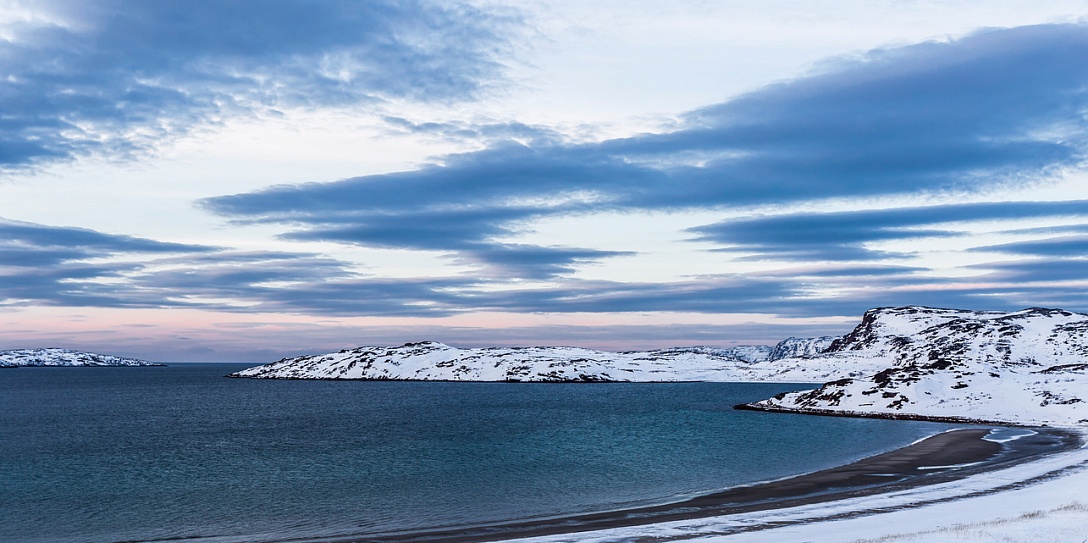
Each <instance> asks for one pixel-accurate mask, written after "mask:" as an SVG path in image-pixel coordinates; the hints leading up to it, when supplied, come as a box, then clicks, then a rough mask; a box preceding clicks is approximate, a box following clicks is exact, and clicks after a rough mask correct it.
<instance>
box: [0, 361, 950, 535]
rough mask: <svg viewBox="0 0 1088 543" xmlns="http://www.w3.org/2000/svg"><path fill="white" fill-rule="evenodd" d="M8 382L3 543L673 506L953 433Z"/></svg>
mask: <svg viewBox="0 0 1088 543" xmlns="http://www.w3.org/2000/svg"><path fill="white" fill-rule="evenodd" d="M242 367H244V365H227V364H179V365H173V366H169V367H165V368H20V369H15V370H4V371H0V481H2V482H3V487H4V491H3V492H0V511H2V512H3V519H2V521H0V541H7V542H57V541H87V542H119V541H151V540H163V539H174V538H192V539H194V540H196V541H201V542H216V541H223V542H226V541H255V542H260V541H277V540H283V539H290V538H303V539H304V538H308V537H327V536H336V535H346V534H367V533H378V532H387V531H400V530H418V529H426V528H435V527H442V526H458V525H468V524H478V523H487V522H497V521H503V520H514V519H526V518H534V517H542V516H555V515H564V514H571V513H581V512H589V511H601V510H608V509H616V508H620V507H625V506H631V505H640V504H647V503H657V502H666V501H672V500H675V499H678V498H682V497H685V496H690V495H693V494H698V493H704V492H709V491H713V490H718V489H721V488H725V487H729V486H735V485H738V484H744V483H750V482H754V481H760V480H767V479H773V478H779V477H783V476H787V475H791V474H797V473H803V472H808V471H813V470H816V469H821V468H825V467H830V466H833V465H839V464H843V463H846V462H849V461H851V460H855V459H857V458H861V457H864V456H868V455H871V454H874V453H877V452H881V451H886V450H890V449H893V448H896V447H899V446H902V445H905V444H907V443H910V442H912V441H915V440H916V439H918V438H921V437H923V436H925V435H928V434H931V433H935V432H937V431H941V430H944V429H946V428H948V426H947V425H941V424H936V423H927V422H907V421H886V420H872V419H865V420H863V419H847V418H828V417H807V416H801V415H784V414H770V413H759V412H750V411H735V410H733V409H732V406H733V405H734V404H737V403H741V402H746V401H752V400H756V399H760V398H764V397H767V396H770V395H773V394H776V393H778V392H782V391H785V390H794V389H797V388H803V387H804V385H801V386H798V385H788V384H785V385H784V384H743V383H672V384H570V385H566V384H512V383H509V384H508V383H408V382H357V381H258V380H248V379H227V378H224V377H223V375H225V374H227V373H229V372H231V371H235V370H237V369H240V368H242Z"/></svg>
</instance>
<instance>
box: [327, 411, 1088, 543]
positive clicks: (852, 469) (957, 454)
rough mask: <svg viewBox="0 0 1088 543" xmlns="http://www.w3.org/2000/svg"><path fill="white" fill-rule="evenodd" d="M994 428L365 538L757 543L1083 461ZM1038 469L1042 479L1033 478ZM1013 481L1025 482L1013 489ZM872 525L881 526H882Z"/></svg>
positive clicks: (1041, 435)
mask: <svg viewBox="0 0 1088 543" xmlns="http://www.w3.org/2000/svg"><path fill="white" fill-rule="evenodd" d="M991 431H992V429H990V428H970V429H958V430H951V431H948V432H944V433H940V434H937V435H934V436H931V437H928V438H926V439H923V440H920V441H918V442H916V443H914V444H911V445H909V446H907V447H903V448H900V449H897V450H894V451H890V452H887V453H883V454H879V455H876V456H872V457H869V458H865V459H862V460H859V461H857V462H853V463H850V464H847V465H844V466H839V467H835V468H832V469H827V470H821V471H818V472H814V473H809V474H804V475H800V476H796V477H790V478H786V479H782V480H778V481H770V482H766V483H760V484H755V485H747V486H742V487H737V488H732V489H728V490H725V491H722V492H716V493H712V494H707V495H704V496H699V497H696V498H693V499H690V500H685V501H681V502H677V503H671V504H665V505H658V506H652V507H641V508H635V509H626V510H620V511H613V512H606V513H596V514H591V515H578V516H569V517H561V518H554V519H543V520H533V521H528V522H518V523H508V524H501V525H489V526H480V527H475V528H467V529H464V528H459V529H457V530H449V531H431V532H423V533H413V534H390V535H387V536H370V537H367V538H366V539H365V540H366V541H389V542H414V541H428V542H456V543H469V542H475V541H500V540H501V541H510V540H532V541H539V542H544V541H549V542H560V541H600V542H605V541H643V540H644V541H674V540H687V539H693V538H698V539H700V540H702V539H703V538H711V540H715V541H723V542H724V541H733V540H734V539H733V537H736V536H742V539H743V540H744V541H753V540H754V539H751V538H753V537H756V536H759V537H761V538H763V539H760V540H762V541H792V540H795V538H796V537H799V536H800V534H803V533H807V531H809V530H813V529H817V528H818V527H820V526H822V525H824V524H826V523H828V522H832V521H834V522H848V521H850V520H851V519H871V518H873V516H872V515H874V514H877V513H884V514H887V513H890V512H898V511H907V510H913V509H916V508H917V507H919V506H920V504H922V503H928V502H933V503H942V504H946V505H947V504H949V503H955V501H956V500H957V498H959V497H962V496H957V490H955V489H956V488H962V489H963V496H967V495H970V496H974V495H975V494H979V493H980V492H981V493H983V494H986V495H989V494H992V493H999V492H1000V491H1001V490H1002V487H1003V486H1004V487H1009V488H1005V489H1004V490H1009V489H1011V488H1012V487H1016V486H1017V485H1023V486H1024V487H1029V488H1030V487H1031V484H1030V483H1031V482H1032V479H1037V478H1040V477H1045V476H1046V474H1047V473H1051V472H1053V471H1055V470H1057V471H1061V470H1066V471H1072V470H1073V468H1070V467H1069V466H1065V465H1063V464H1062V463H1063V462H1069V461H1071V460H1076V459H1079V458H1080V457H1081V456H1084V449H1083V443H1084V439H1083V436H1082V435H1081V434H1080V433H1078V432H1076V431H1071V430H1060V429H1052V428H1036V429H1032V430H1031V431H1029V432H1027V431H1026V432H1022V433H1021V434H1019V435H1016V436H1014V437H1012V438H1009V439H1004V440H987V439H984V438H986V437H987V436H988V435H990V434H991ZM1001 441H1003V442H1001ZM1078 455H1079V456H1078ZM1082 460H1083V459H1082ZM1055 462H1057V464H1055ZM1056 465H1057V466H1058V467H1057V468H1055V466H1056ZM1074 465H1077V464H1076V462H1074ZM1040 469H1041V470H1043V472H1044V473H1043V474H1040V473H1037V472H1038V471H1039V470H1040ZM1017 470H1019V471H1018V472H1017V473H1019V475H1015V474H1014V475H1011V476H1010V473H1009V472H1011V471H1017ZM1048 470H1049V471H1048ZM1018 477H1020V478H1022V479H1023V480H1021V481H1019V482H1017V481H1016V479H1017V478H1018ZM991 479H992V480H995V481H997V482H1000V483H1003V484H1000V485H996V486H994V487H993V488H990V489H989V490H980V488H979V487H978V485H979V484H980V483H979V481H985V480H991ZM965 483H969V484H965ZM915 496H926V497H925V498H924V499H916V498H915ZM904 499H905V501H904ZM1033 503H1039V502H1033ZM985 510H987V509H983V511H985ZM990 510H992V509H990ZM878 525H880V526H882V527H887V526H888V525H886V524H884V523H883V522H879V521H878ZM904 526H919V525H918V524H908V525H904ZM832 533H833V534H835V535H834V537H838V535H839V534H841V532H840V531H839V529H838V528H835V529H833V530H832ZM791 534H792V535H791ZM806 537H807V536H806ZM855 539H857V538H855ZM737 540H738V541H739V540H740V539H737ZM345 541H346V540H345ZM828 541H852V539H846V540H843V539H828Z"/></svg>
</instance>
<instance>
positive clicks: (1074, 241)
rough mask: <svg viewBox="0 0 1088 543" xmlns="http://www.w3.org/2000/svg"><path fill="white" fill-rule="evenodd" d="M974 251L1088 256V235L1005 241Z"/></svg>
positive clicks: (976, 248)
mask: <svg viewBox="0 0 1088 543" xmlns="http://www.w3.org/2000/svg"><path fill="white" fill-rule="evenodd" d="M972 250H973V251H979V252H982V251H986V252H998V253H1007V254H1017V255H1035V256H1053V257H1061V256H1088V236H1062V237H1055V238H1045V239H1037V240H1032V241H1019V242H1016V243H1003V244H1000V245H987V246H984V247H975V248H974V249H972Z"/></svg>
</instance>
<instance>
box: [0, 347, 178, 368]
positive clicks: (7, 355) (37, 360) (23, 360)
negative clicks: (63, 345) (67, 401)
mask: <svg viewBox="0 0 1088 543" xmlns="http://www.w3.org/2000/svg"><path fill="white" fill-rule="evenodd" d="M162 365H163V364H156V363H154V362H148V361H146V360H138V359H135V358H124V357H120V356H111V355H105V354H97V353H85V352H80V351H71V350H68V349H13V350H10V351H0V368H18V367H25V366H162Z"/></svg>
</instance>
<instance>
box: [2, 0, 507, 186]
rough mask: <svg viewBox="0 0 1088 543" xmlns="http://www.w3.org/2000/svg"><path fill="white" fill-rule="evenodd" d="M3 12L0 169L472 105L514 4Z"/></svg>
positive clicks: (489, 75)
mask: <svg viewBox="0 0 1088 543" xmlns="http://www.w3.org/2000/svg"><path fill="white" fill-rule="evenodd" d="M22 8H23V10H24V11H27V12H29V13H32V14H33V16H32V17H24V18H22V19H14V20H8V21H6V24H4V23H5V21H3V20H0V24H4V26H3V27H0V30H4V31H5V34H7V35H9V36H11V37H10V38H8V39H4V40H0V73H3V74H4V78H0V103H3V104H4V106H3V107H4V115H3V116H2V117H0V168H3V167H20V166H26V165H30V164H38V163H44V162H49V161H53V160H62V159H70V158H73V157H77V156H81V155H85V154H88V153H104V154H107V155H111V156H123V155H126V154H131V153H134V152H140V151H144V150H147V149H149V148H153V146H154V145H155V144H156V143H157V142H159V141H160V140H162V139H163V138H168V137H173V136H178V135H182V134H185V133H186V132H187V131H189V130H191V129H193V128H194V127H195V126H199V125H209V124H214V123H216V122H219V121H220V120H222V119H224V118H227V117H231V116H237V115H249V114H253V113H259V112H263V111H269V112H275V111H276V109H277V108H292V107H327V106H352V105H360V104H375V103H380V102H382V101H384V100H390V99H395V100H401V99H403V100H415V101H451V100H464V99H471V98H473V97H476V96H478V95H479V94H480V93H481V91H483V90H484V89H485V88H486V87H488V86H489V85H492V84H494V83H495V82H497V81H499V80H500V79H501V77H502V74H503V72H504V66H503V64H502V59H501V57H502V56H503V53H504V52H505V51H506V50H507V49H508V45H509V42H508V39H510V37H511V36H512V29H513V28H516V27H518V26H520V24H521V22H520V20H519V19H518V17H517V15H516V14H514V13H513V12H512V11H504V12H499V11H494V10H490V11H489V10H487V9H485V8H482V7H473V6H470V5H467V4H461V3H456V4H455V3H448V2H430V1H427V0H416V1H411V0H410V1H407V2H399V1H397V2H394V1H383V0H378V1H370V2H353V1H347V0H330V1H326V2H320V3H316V4H315V3H313V2H306V1H301V0H286V1H254V2H214V1H204V0H201V1H181V0H163V1H155V2H139V1H127V0H106V1H101V2H81V1H75V0H71V1H69V0H56V1H51V2H34V3H26V4H25V5H24V6H22Z"/></svg>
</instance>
